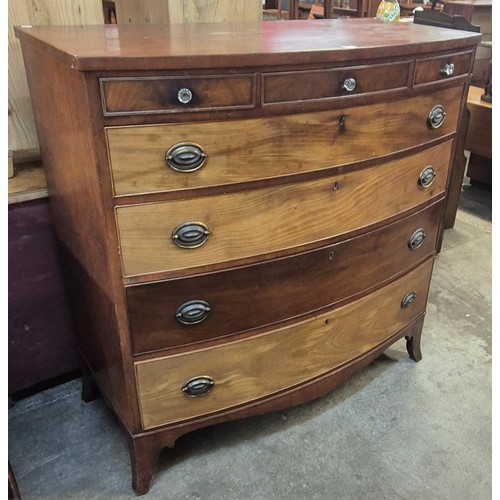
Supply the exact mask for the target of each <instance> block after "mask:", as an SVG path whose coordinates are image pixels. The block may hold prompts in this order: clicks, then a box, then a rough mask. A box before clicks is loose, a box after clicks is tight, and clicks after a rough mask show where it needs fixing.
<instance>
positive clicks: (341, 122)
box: [339, 115, 345, 132]
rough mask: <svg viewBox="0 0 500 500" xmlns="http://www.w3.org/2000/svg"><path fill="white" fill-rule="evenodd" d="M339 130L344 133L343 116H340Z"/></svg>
mask: <svg viewBox="0 0 500 500" xmlns="http://www.w3.org/2000/svg"><path fill="white" fill-rule="evenodd" d="M339 130H340V132H345V115H341V116H340V118H339Z"/></svg>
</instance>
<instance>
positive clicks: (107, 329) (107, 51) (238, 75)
mask: <svg viewBox="0 0 500 500" xmlns="http://www.w3.org/2000/svg"><path fill="white" fill-rule="evenodd" d="M17 35H18V36H19V38H20V39H21V42H22V46H23V51H24V59H25V63H26V67H27V73H28V78H29V82H30V88H31V93H32V99H33V105H34V109H35V115H36V119H37V126H38V132H39V137H40V140H41V143H42V145H43V148H42V151H43V153H44V158H43V161H44V165H45V168H46V172H47V183H48V189H49V195H50V200H51V204H52V210H53V214H54V225H55V227H56V230H57V234H58V237H59V239H60V241H61V245H62V248H63V249H64V253H65V263H66V267H65V269H66V276H67V279H68V283H69V284H70V285H71V289H72V297H73V304H74V311H75V313H74V318H75V326H76V330H77V336H78V346H79V350H80V353H81V355H82V358H83V360H84V363H85V366H86V367H87V371H88V376H87V377H86V378H85V379H84V387H83V395H84V397H85V398H86V399H88V398H90V397H92V396H93V392H94V391H93V388H94V385H93V384H94V383H97V385H98V387H99V389H100V392H101V394H102V395H103V397H104V398H105V400H106V401H107V403H108V404H109V405H110V407H111V408H112V409H113V410H114V412H115V413H116V415H117V416H118V419H119V421H120V422H121V424H122V425H123V427H124V429H125V433H126V436H127V438H128V442H129V446H130V453H131V461H132V471H133V487H134V489H135V491H136V492H137V493H139V494H142V493H146V492H147V491H148V490H149V487H150V483H151V480H152V477H153V475H154V472H155V469H156V462H157V458H158V454H159V452H160V450H161V449H162V448H164V447H173V446H174V443H175V441H176V439H177V438H178V437H179V436H181V435H183V434H185V433H187V432H190V431H192V430H195V429H197V428H200V427H203V426H207V425H212V424H216V423H221V422H225V421H228V420H232V419H238V418H243V417H248V416H251V415H256V414H260V413H264V412H268V411H276V410H279V409H282V408H286V407H288V406H291V405H297V404H301V403H305V402H306V401H309V400H312V399H314V398H317V397H319V396H321V395H323V394H325V393H327V392H328V391H330V390H332V389H333V388H334V387H336V386H338V385H339V384H340V383H342V382H343V381H345V380H347V379H348V378H349V377H351V376H352V375H353V374H354V373H356V372H357V371H359V370H361V369H362V368H363V367H365V366H366V365H368V364H369V363H370V362H371V361H372V360H374V359H375V358H376V357H377V356H379V355H380V354H381V353H382V352H383V351H384V350H385V349H387V348H388V347H389V346H390V345H391V344H393V343H394V342H395V341H397V340H398V339H401V338H406V341H407V349H408V352H409V355H410V356H411V357H412V358H413V359H415V360H416V361H418V360H419V359H420V358H421V352H420V336H421V332H422V326H423V320H424V315H425V308H426V301H427V294H428V289H429V283H430V280H431V273H432V266H433V260H434V256H435V251H436V244H437V240H438V237H439V234H440V231H441V226H442V214H443V206H444V200H445V197H446V192H447V187H448V179H449V170H450V159H451V157H452V156H453V154H454V151H455V139H456V133H457V124H458V122H459V120H460V117H461V114H462V110H463V106H464V103H465V99H466V95H467V88H468V84H469V80H470V74H471V68H472V63H473V60H474V54H475V48H476V44H477V41H478V38H479V37H478V35H477V34H474V33H469V32H459V31H456V30H448V29H439V28H430V27H426V26H418V25H414V24H411V23H405V24H403V23H401V24H394V25H391V24H383V23H379V22H376V21H374V20H371V19H356V20H349V21H344V20H317V21H314V22H309V21H294V22H276V23H260V22H259V23H246V24H242V23H234V24H200V25H197V26H186V25H184V26H181V25H172V26H170V27H168V28H167V27H165V26H154V25H149V26H132V25H129V26H106V27H86V28H77V29H75V28H71V27H67V28H64V27H61V28H46V29H43V28H33V29H19V30H18V31H17ZM374 40H377V44H374ZM421 68H426V71H425V72H422V71H421ZM424 73H425V74H424ZM54 81H57V83H58V84H57V85H54ZM430 327H432V325H429V328H430Z"/></svg>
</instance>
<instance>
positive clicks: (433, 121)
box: [427, 104, 446, 129]
mask: <svg viewBox="0 0 500 500" xmlns="http://www.w3.org/2000/svg"><path fill="white" fill-rule="evenodd" d="M445 118H446V113H445V111H444V107H443V106H442V105H441V104H437V105H436V106H434V107H433V108H432V109H431V111H430V113H429V117H428V118H427V123H428V124H429V126H430V127H431V128H434V129H436V128H439V127H440V126H441V125H442V124H443V123H444V119H445Z"/></svg>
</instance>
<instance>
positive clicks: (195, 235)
mask: <svg viewBox="0 0 500 500" xmlns="http://www.w3.org/2000/svg"><path fill="white" fill-rule="evenodd" d="M209 236H210V231H209V229H208V227H207V226H206V225H205V224H203V223H202V222H185V223H184V224H181V225H180V226H177V227H176V228H175V229H174V230H173V231H172V241H173V242H174V243H175V244H176V245H177V246H178V247H180V248H188V249H192V248H198V247H201V246H202V245H203V244H204V243H206V241H207V240H208V237H209Z"/></svg>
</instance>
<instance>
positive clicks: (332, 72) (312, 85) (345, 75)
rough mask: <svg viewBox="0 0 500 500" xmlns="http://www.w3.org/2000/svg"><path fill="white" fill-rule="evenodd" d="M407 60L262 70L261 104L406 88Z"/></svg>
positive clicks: (330, 97)
mask: <svg viewBox="0 0 500 500" xmlns="http://www.w3.org/2000/svg"><path fill="white" fill-rule="evenodd" d="M409 76H410V62H408V61H406V62H401V63H392V64H381V65H379V66H355V67H347V68H335V69H322V70H315V71H310V70H309V71H291V72H288V73H283V72H282V73H264V74H263V75H262V86H263V94H262V104H263V105H266V104H275V103H283V102H297V101H310V100H317V99H332V98H335V97H342V96H347V95H358V94H369V93H371V92H381V91H384V90H390V89H397V88H406V87H407V86H408V81H409Z"/></svg>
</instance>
